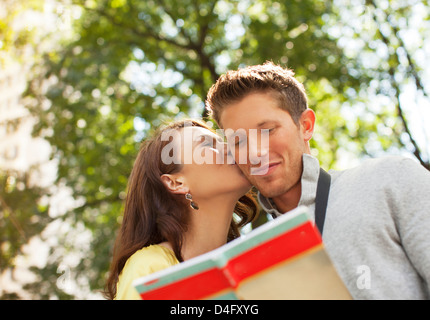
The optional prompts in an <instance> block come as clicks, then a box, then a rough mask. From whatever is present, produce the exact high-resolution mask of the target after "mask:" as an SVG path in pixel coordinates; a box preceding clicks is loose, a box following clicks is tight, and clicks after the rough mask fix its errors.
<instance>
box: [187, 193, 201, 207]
mask: <svg viewBox="0 0 430 320" xmlns="http://www.w3.org/2000/svg"><path fill="white" fill-rule="evenodd" d="M185 199H187V200H189V201H190V206H191V208H193V209H194V210H199V206H198V205H197V203H195V202H194V201H193V196H192V195H191V193H189V192H188V193H187V194H186V195H185Z"/></svg>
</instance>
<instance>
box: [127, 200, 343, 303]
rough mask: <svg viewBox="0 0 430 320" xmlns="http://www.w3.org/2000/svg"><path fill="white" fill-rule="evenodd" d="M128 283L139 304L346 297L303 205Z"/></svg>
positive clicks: (318, 234)
mask: <svg viewBox="0 0 430 320" xmlns="http://www.w3.org/2000/svg"><path fill="white" fill-rule="evenodd" d="M133 285H134V286H135V288H136V289H137V291H138V292H139V294H140V296H141V297H142V299H144V300H154V299H155V300H161V299H163V300H164V299H167V300H196V299H251V300H262V299H350V295H349V293H348V291H347V289H346V288H345V286H344V284H343V283H342V281H341V279H340V278H339V276H338V275H337V272H336V270H335V268H334V267H333V265H332V263H331V261H330V259H329V257H328V255H327V254H326V252H325V250H324V246H323V243H322V239H321V236H320V233H319V232H318V230H317V229H316V227H315V225H314V223H313V222H312V221H311V219H310V217H309V214H308V209H307V208H306V207H299V208H297V209H295V210H292V211H290V212H287V213H285V214H284V215H283V216H282V217H279V218H277V219H275V220H272V221H269V222H267V223H266V224H264V225H262V226H260V227H258V228H256V229H255V230H252V231H251V232H249V233H248V234H246V235H244V236H242V237H240V238H239V239H236V240H233V241H231V242H229V243H228V244H226V245H224V246H222V247H220V248H218V249H216V250H213V251H211V252H208V253H206V254H203V255H201V256H198V257H196V258H193V259H190V260H188V261H185V262H183V263H180V264H178V265H175V266H173V267H170V268H168V269H165V270H162V271H159V272H156V273H154V274H151V275H148V276H146V277H143V278H140V279H136V280H135V281H134V282H133Z"/></svg>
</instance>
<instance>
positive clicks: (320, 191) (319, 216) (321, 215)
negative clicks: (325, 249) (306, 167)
mask: <svg viewBox="0 0 430 320" xmlns="http://www.w3.org/2000/svg"><path fill="white" fill-rule="evenodd" d="M330 182H331V177H330V175H329V174H328V173H327V172H325V171H324V170H323V169H322V168H320V174H319V177H318V185H317V194H316V197H315V224H316V226H317V228H318V230H319V231H320V233H321V236H322V233H323V229H324V221H325V213H326V210H327V201H328V194H329V192H330Z"/></svg>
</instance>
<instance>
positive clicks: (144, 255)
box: [124, 244, 178, 272]
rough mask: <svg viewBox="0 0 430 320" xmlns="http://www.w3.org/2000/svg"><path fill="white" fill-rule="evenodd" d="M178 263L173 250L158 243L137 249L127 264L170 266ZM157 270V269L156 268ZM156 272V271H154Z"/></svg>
mask: <svg viewBox="0 0 430 320" xmlns="http://www.w3.org/2000/svg"><path fill="white" fill-rule="evenodd" d="M176 263H178V260H177V259H176V257H175V254H174V253H173V251H172V250H170V249H168V248H166V247H165V246H162V245H159V244H156V245H150V246H148V247H144V248H142V249H140V250H137V251H136V252H135V253H134V254H133V255H132V256H131V257H130V258H129V259H128V260H127V263H126V265H125V266H124V268H125V267H126V266H127V264H137V265H138V266H140V267H143V266H146V267H148V268H156V267H157V266H160V267H162V266H164V265H166V266H170V265H174V264H176ZM156 271H157V270H156ZM153 272H155V271H153Z"/></svg>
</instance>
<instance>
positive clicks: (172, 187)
mask: <svg viewBox="0 0 430 320" xmlns="http://www.w3.org/2000/svg"><path fill="white" fill-rule="evenodd" d="M161 182H163V184H164V185H165V186H166V188H167V190H169V191H170V192H171V193H174V194H186V193H187V192H188V191H189V188H188V187H187V186H186V184H185V179H184V177H183V176H177V175H175V174H163V175H162V176H161Z"/></svg>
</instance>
